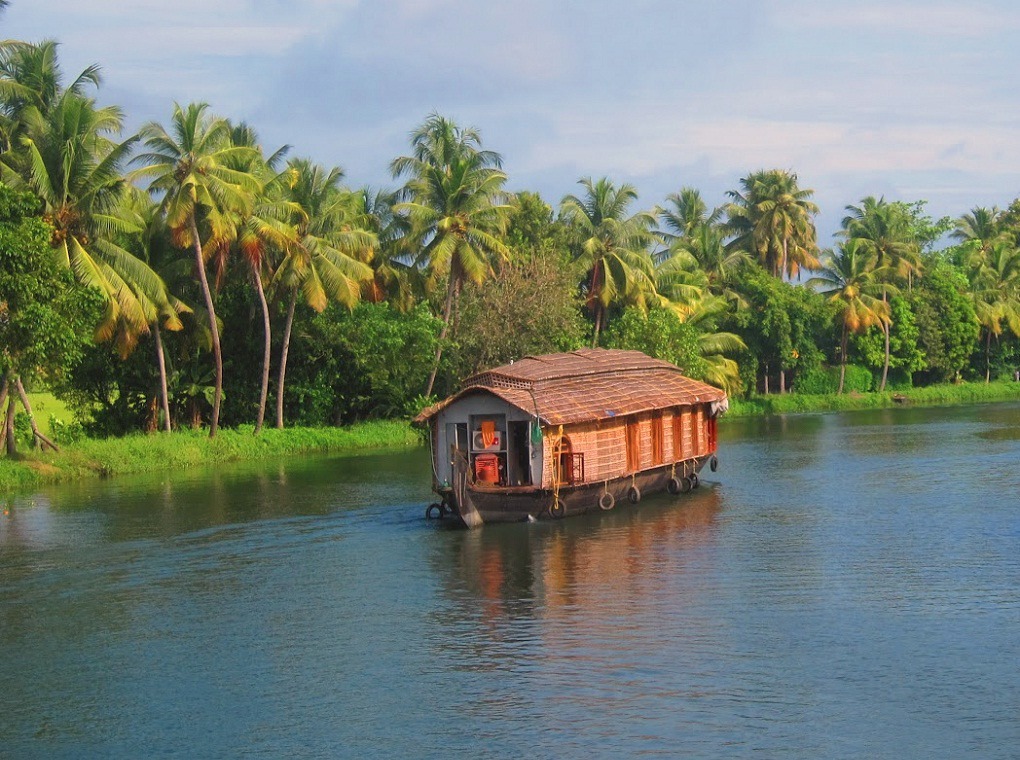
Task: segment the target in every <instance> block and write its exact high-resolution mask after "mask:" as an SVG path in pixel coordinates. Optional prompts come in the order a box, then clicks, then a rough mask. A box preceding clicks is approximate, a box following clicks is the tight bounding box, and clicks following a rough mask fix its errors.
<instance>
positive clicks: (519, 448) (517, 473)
mask: <svg viewBox="0 0 1020 760" xmlns="http://www.w3.org/2000/svg"><path fill="white" fill-rule="evenodd" d="M507 428H508V430H507V433H508V434H507V438H508V439H509V444H510V448H509V449H508V451H507V470H508V471H507V481H508V482H509V483H510V485H512V486H530V485H531V436H530V435H529V431H530V429H531V426H530V424H529V423H528V422H509V423H507Z"/></svg>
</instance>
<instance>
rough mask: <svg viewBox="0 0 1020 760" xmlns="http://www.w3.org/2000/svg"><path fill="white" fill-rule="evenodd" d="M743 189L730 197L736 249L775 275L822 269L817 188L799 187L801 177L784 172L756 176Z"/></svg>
mask: <svg viewBox="0 0 1020 760" xmlns="http://www.w3.org/2000/svg"><path fill="white" fill-rule="evenodd" d="M740 188H741V189H740V190H731V191H729V192H728V193H727V195H729V196H730V198H732V199H733V200H732V202H731V203H729V204H727V206H726V214H727V217H728V219H727V222H726V226H727V229H728V230H729V231H730V232H731V233H732V234H733V235H734V238H733V240H732V241H731V243H730V246H731V247H732V248H738V249H743V250H745V251H751V252H753V253H754V254H755V255H756V256H757V257H758V259H759V261H761V264H762V266H764V267H765V269H766V270H767V271H768V272H770V273H771V274H772V275H773V276H774V277H782V276H784V275H785V276H787V277H790V278H792V277H799V275H800V271H801V270H802V269H816V268H817V266H818V259H817V251H818V246H817V243H816V239H817V236H816V233H815V225H814V221H813V220H812V217H813V216H814V215H815V214H817V213H818V206H816V205H815V204H814V203H813V202H811V201H810V200H808V199H809V198H810V197H811V196H812V195H813V194H814V191H813V190H808V189H803V188H801V187H799V186H798V185H797V175H796V174H794V173H793V172H787V171H782V170H780V169H769V170H760V171H757V172H752V173H751V174H749V175H748V176H746V177H744V178H743V179H741V180H740Z"/></svg>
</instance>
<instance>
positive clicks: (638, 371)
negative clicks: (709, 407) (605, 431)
mask: <svg viewBox="0 0 1020 760" xmlns="http://www.w3.org/2000/svg"><path fill="white" fill-rule="evenodd" d="M475 393H491V394H492V395H495V396H498V397H500V398H502V399H504V400H505V401H507V402H508V403H510V404H513V405H514V406H516V407H519V408H521V409H524V410H525V411H527V412H529V413H530V414H533V415H535V416H537V417H539V418H540V419H542V420H543V421H544V422H546V423H548V424H553V425H566V424H571V423H577V422H585V421H594V420H604V419H609V418H612V417H619V416H622V415H626V414H636V413H639V412H648V411H652V410H655V409H665V408H668V407H674V406H683V405H686V404H697V403H703V402H710V401H722V400H723V399H725V398H726V394H725V393H724V392H723V391H721V390H719V389H718V388H715V387H713V386H711V385H706V384H705V383H702V382H699V381H697V380H691V379H690V378H689V377H684V376H683V374H682V373H681V372H680V370H679V369H678V368H677V367H675V366H674V365H672V364H670V363H669V362H666V361H662V360H660V359H653V358H651V357H650V356H646V355H645V354H643V353H641V352H640V351H620V350H615V349H612V350H610V349H600V348H587V349H581V350H579V351H571V352H570V353H563V354H544V355H542V356H527V357H525V358H523V359H521V360H520V361H517V362H514V363H513V364H507V365H504V366H502V367H495V368H493V369H490V370H487V371H485V372H481V373H479V374H477V375H473V376H472V377H469V378H468V379H467V380H465V381H464V384H463V386H462V387H461V390H460V391H459V392H457V393H455V394H454V395H453V396H450V397H449V398H447V399H445V400H443V401H441V402H439V403H438V404H435V405H433V406H431V407H429V408H427V409H424V410H422V412H421V414H419V415H418V417H417V418H416V421H417V422H425V421H427V420H429V419H431V418H432V417H434V416H435V415H436V414H438V413H439V412H440V411H442V410H443V409H445V408H446V407H448V406H449V405H450V404H452V403H454V402H455V401H457V400H458V399H460V398H463V397H464V396H467V395H470V394H475Z"/></svg>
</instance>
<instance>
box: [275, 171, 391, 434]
mask: <svg viewBox="0 0 1020 760" xmlns="http://www.w3.org/2000/svg"><path fill="white" fill-rule="evenodd" d="M288 170H289V172H290V177H291V180H290V183H289V184H288V186H287V187H288V190H287V197H288V199H289V201H290V202H291V203H292V204H293V207H294V208H295V209H296V210H297V212H298V219H297V222H296V233H297V235H296V239H295V240H294V241H293V243H291V244H288V245H287V246H286V248H285V251H284V253H285V256H284V259H283V261H282V262H281V263H280V265H279V266H278V267H277V270H276V274H275V275H274V277H273V287H274V288H277V289H280V290H282V291H283V292H284V293H286V294H287V318H286V322H285V324H284V331H283V342H282V346H281V349H280V366H279V376H278V381H277V385H276V427H278V428H282V427H283V400H284V388H285V382H286V377H287V356H288V353H289V351H290V336H291V331H292V329H293V326H294V311H295V308H296V305H297V298H298V293H299V292H300V293H301V294H302V295H303V296H304V298H305V302H306V303H307V304H308V305H309V306H310V307H311V308H312V309H314V310H315V311H318V312H321V311H322V310H323V309H325V308H326V305H327V304H328V302H329V300H330V299H333V300H335V301H337V302H339V303H341V304H343V305H344V306H346V307H347V308H353V307H354V306H355V304H357V303H358V301H359V300H360V297H361V289H362V284H363V283H365V282H367V281H369V280H371V278H372V269H371V267H369V266H368V264H366V263H365V262H364V261H363V260H362V259H369V258H371V254H372V250H373V247H374V245H375V243H376V238H375V235H374V234H373V233H372V232H370V231H367V230H365V229H363V228H362V227H360V226H359V224H360V223H361V222H362V221H363V220H362V218H361V217H360V216H359V215H358V214H357V213H356V212H357V208H358V206H357V200H356V199H355V198H354V197H353V196H354V195H355V194H352V193H350V192H348V191H346V190H344V189H343V188H342V187H341V186H340V180H341V179H342V178H343V172H342V171H341V170H340V168H339V167H334V168H332V169H330V170H328V171H327V170H325V169H323V168H322V167H320V166H318V165H316V164H314V163H312V162H311V161H308V160H307V159H295V160H292V161H291V162H290V163H289V164H288Z"/></svg>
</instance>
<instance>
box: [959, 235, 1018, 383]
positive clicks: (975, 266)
mask: <svg viewBox="0 0 1020 760" xmlns="http://www.w3.org/2000/svg"><path fill="white" fill-rule="evenodd" d="M971 242H972V244H973V245H972V246H971V248H972V253H971V256H970V259H969V260H968V262H967V265H968V272H967V273H968V279H969V280H970V285H971V298H972V299H973V301H974V311H975V312H976V314H977V318H978V322H979V323H980V325H981V330H982V332H983V333H984V343H985V382H986V383H987V382H990V381H991V377H992V365H991V350H992V338H993V337H994V338H996V339H998V337H999V336H1000V335H1001V334H1002V332H1003V323H1004V322H1005V324H1006V326H1008V327H1009V329H1010V331H1011V332H1012V333H1013V334H1014V335H1016V336H1018V337H1020V249H1018V248H1017V247H1016V245H1014V244H1013V241H1012V240H1010V239H1008V238H1007V237H1002V236H1000V237H998V238H997V239H994V240H992V241H991V242H990V243H989V247H988V248H983V247H982V246H981V245H980V244H979V242H980V241H979V240H978V239H977V238H974V239H972V241H971Z"/></svg>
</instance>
